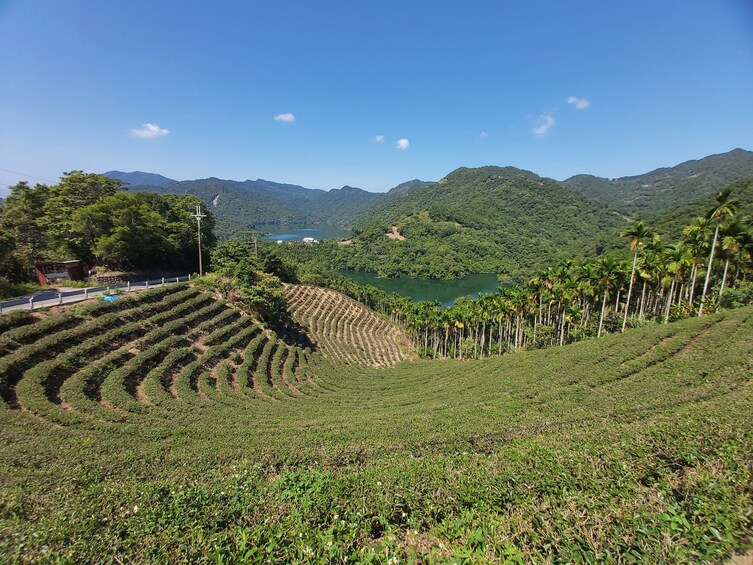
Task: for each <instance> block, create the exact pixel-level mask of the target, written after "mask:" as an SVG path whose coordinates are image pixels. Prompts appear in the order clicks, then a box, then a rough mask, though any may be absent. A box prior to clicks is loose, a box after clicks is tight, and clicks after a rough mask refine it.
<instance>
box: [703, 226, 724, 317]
mask: <svg viewBox="0 0 753 565" xmlns="http://www.w3.org/2000/svg"><path fill="white" fill-rule="evenodd" d="M718 236H719V224H718V223H717V224H716V229H715V230H714V241H713V242H712V243H711V253H710V254H709V267H708V269H706V280H704V281H703V294H701V303H700V304H699V305H698V315H699V316H700V315H702V314H703V304H704V303H705V302H706V291H707V290H708V289H709V279H710V278H711V266H712V265H713V264H714V251H716V238H717V237H718Z"/></svg>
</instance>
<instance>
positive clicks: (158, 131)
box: [131, 123, 170, 139]
mask: <svg viewBox="0 0 753 565" xmlns="http://www.w3.org/2000/svg"><path fill="white" fill-rule="evenodd" d="M168 133H170V130H169V129H164V128H161V127H159V126H158V125H157V124H152V123H146V124H142V125H141V127H140V128H134V129H132V130H131V135H132V136H133V137H138V138H139V139H151V138H153V137H165V136H166V135H167V134H168Z"/></svg>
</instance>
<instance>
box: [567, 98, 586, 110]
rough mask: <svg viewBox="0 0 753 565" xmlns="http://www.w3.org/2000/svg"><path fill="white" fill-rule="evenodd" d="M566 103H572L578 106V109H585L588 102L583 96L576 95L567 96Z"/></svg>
mask: <svg viewBox="0 0 753 565" xmlns="http://www.w3.org/2000/svg"><path fill="white" fill-rule="evenodd" d="M567 103H568V104H572V105H573V106H575V107H576V108H578V110H585V109H586V108H588V106H589V104H590V102H589V101H588V100H586V99H585V98H578V97H576V96H568V97H567Z"/></svg>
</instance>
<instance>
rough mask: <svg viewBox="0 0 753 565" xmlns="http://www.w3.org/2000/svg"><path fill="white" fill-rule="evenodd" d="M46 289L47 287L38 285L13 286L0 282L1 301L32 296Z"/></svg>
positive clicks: (19, 284) (22, 284)
mask: <svg viewBox="0 0 753 565" xmlns="http://www.w3.org/2000/svg"><path fill="white" fill-rule="evenodd" d="M44 289H45V287H43V286H42V285H40V284H37V283H16V284H11V283H9V282H6V281H4V280H0V301H2V300H8V299H10V298H16V297H17V296H24V295H26V294H32V293H34V292H39V291H40V290H44Z"/></svg>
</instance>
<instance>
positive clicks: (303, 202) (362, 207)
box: [105, 149, 753, 236]
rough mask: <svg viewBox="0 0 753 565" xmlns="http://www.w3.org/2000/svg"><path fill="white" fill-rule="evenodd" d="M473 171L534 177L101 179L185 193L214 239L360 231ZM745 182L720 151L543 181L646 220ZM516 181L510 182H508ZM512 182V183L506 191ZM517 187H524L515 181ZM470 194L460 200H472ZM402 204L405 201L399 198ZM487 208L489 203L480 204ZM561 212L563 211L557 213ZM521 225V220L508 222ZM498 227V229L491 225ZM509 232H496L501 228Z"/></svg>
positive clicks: (750, 162)
mask: <svg viewBox="0 0 753 565" xmlns="http://www.w3.org/2000/svg"><path fill="white" fill-rule="evenodd" d="M470 171H479V172H480V173H479V174H481V175H487V177H486V178H487V180H485V181H484V183H481V184H479V185H478V186H477V187H476V190H480V191H483V190H485V187H486V186H487V185H488V184H489V183H492V184H493V183H494V177H500V178H502V177H505V178H508V177H509V178H517V179H519V180H520V181H521V182H522V181H531V180H533V181H536V182H538V180H537V179H541V177H539V176H538V175H536V174H535V173H533V172H531V171H524V170H522V169H517V168H515V167H479V168H477V169H469V168H466V167H461V168H460V169H458V170H456V171H453V172H452V173H450V174H449V175H447V176H446V177H445V178H444V179H442V180H441V181H439V182H436V183H434V182H427V181H421V180H418V179H414V180H410V181H407V182H404V183H401V184H399V185H397V186H395V187H393V188H392V189H391V190H389V191H388V192H386V193H373V192H368V191H365V190H362V189H360V188H355V187H351V186H347V185H346V186H344V187H343V188H340V189H333V190H329V191H325V190H321V189H311V188H306V187H303V186H299V185H294V184H285V183H277V182H274V181H270V180H265V179H257V180H245V181H233V180H223V179H218V178H208V179H198V180H190V181H175V180H172V179H169V178H167V177H164V176H162V175H157V174H154V173H145V172H141V171H134V172H132V173H123V172H119V171H110V172H108V173H105V174H106V175H107V176H110V177H112V178H119V179H121V180H124V181H126V182H128V183H129V185H128V188H129V190H133V191H136V190H140V191H147V192H159V193H170V194H193V195H195V196H197V197H199V198H201V199H202V200H203V201H204V202H206V204H207V205H208V206H210V209H211V210H213V211H214V213H215V215H216V217H217V219H218V230H219V232H220V235H225V236H226V235H229V234H231V233H235V232H237V231H239V230H246V229H250V228H256V229H261V230H263V229H264V225H269V224H287V225H301V224H318V223H330V224H333V225H337V226H340V227H345V228H353V227H357V226H359V225H363V224H364V223H366V222H368V221H369V220H370V219H381V220H385V219H386V218H387V216H389V217H391V218H393V219H394V218H397V217H400V216H401V215H403V216H404V215H408V214H415V213H417V212H419V211H420V210H419V209H418V208H420V207H418V205H417V204H416V202H417V200H415V199H411V198H410V197H411V196H412V195H418V196H417V198H423V197H424V196H425V195H427V194H429V193H428V192H426V191H432V190H433V191H434V192H433V193H432V198H433V196H436V195H441V194H442V190H443V187H446V185H447V183H449V182H451V181H453V179H455V178H456V177H457V176H458V175H462V174H464V172H466V173H468V172H470ZM751 177H753V152H751V151H746V150H743V149H734V150H732V151H729V152H727V153H721V154H717V155H710V156H708V157H704V158H702V159H698V160H692V161H686V162H684V163H680V164H679V165H676V166H674V167H664V168H660V169H656V170H655V171H651V172H649V173H646V174H643V175H636V176H630V177H622V178H618V179H606V178H601V177H596V176H593V175H575V176H573V177H570V178H569V179H567V180H565V181H562V182H558V181H555V180H553V179H546V183H547V186H549V187H550V188H551V187H552V186H553V185H551V183H556V184H557V185H559V186H560V187H562V188H563V189H565V190H566V191H567V193H569V194H570V198H571V200H572V202H581V203H582V202H583V201H582V200H581V198H583V197H585V198H586V199H587V200H588V201H589V202H591V203H593V202H598V203H600V205H601V206H605V205H606V206H608V207H609V212H608V213H609V214H610V215H613V216H622V218H623V220H624V219H625V218H626V217H633V218H644V219H648V218H652V217H655V216H658V215H661V214H666V213H670V212H671V210H673V209H674V208H676V207H682V206H685V205H687V204H691V203H693V202H696V201H698V200H699V199H703V198H704V197H707V196H709V195H712V194H713V193H715V192H717V191H718V190H720V189H721V188H723V187H724V186H726V185H728V184H730V183H732V182H735V181H738V180H741V179H745V178H751ZM515 182H517V181H515ZM515 182H513V183H512V184H513V185H514V184H515ZM523 184H525V183H523ZM472 193H473V190H471V191H470V192H469V193H468V194H467V195H466V197H469V196H472ZM406 198H407V200H406ZM434 200H435V201H433V202H427V203H426V205H427V206H429V205H430V204H431V206H433V209H434V210H435V211H436V210H437V209H438V208H437V206H439V205H440V204H441V205H442V206H444V209H445V212H447V213H446V214H445V215H447V216H451V215H452V214H453V213H454V212H453V211H452V210H451V209H452V207H458V208H460V209H462V208H463V207H464V206H466V205H467V202H465V201H462V200H455V201H446V199H443V198H439V199H434ZM488 205H489V206H494V205H495V203H494V202H488ZM563 213H565V211H564V210H563ZM515 221H525V218H515ZM497 227H498V228H499V227H500V226H497ZM507 227H509V226H504V228H505V229H506V228H507Z"/></svg>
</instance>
